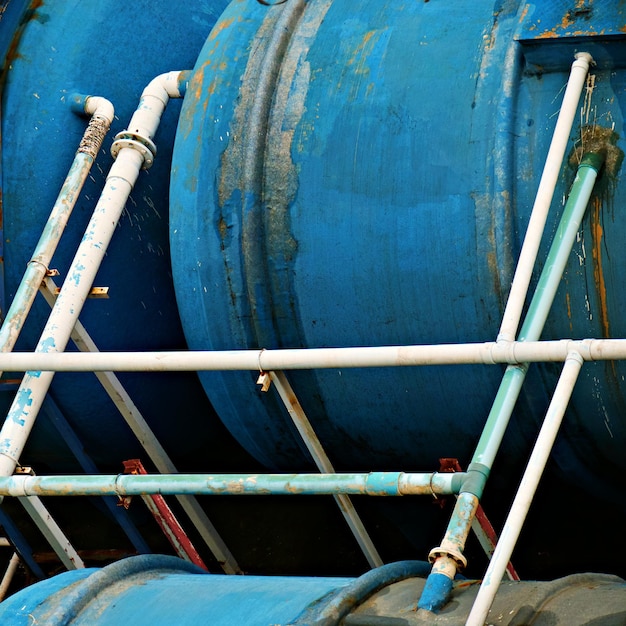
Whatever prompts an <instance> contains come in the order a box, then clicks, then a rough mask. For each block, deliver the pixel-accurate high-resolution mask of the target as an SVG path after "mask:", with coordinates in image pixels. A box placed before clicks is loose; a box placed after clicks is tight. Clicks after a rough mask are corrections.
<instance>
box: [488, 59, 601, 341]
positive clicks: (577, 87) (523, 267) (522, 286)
mask: <svg viewBox="0 0 626 626" xmlns="http://www.w3.org/2000/svg"><path fill="white" fill-rule="evenodd" d="M592 63H593V59H592V57H591V55H590V54H589V53H587V52H579V53H578V54H576V60H575V61H574V63H573V64H572V68H571V72H570V77H569V80H568V82H567V88H566V90H565V95H564V96H563V104H562V105H561V110H560V111H559V116H558V119H557V121H556V126H555V128H554V134H553V136H552V141H551V143H550V148H549V150H548V156H547V157H546V163H545V165H544V169H543V173H542V175H541V180H540V181H539V187H538V189H537V195H536V197H535V203H534V204H533V208H532V211H531V214H530V220H529V222H528V228H527V230H526V235H525V237H524V243H523V244H522V250H521V252H520V256H519V260H518V262H517V267H516V269H515V276H514V277H513V283H512V284H511V290H510V292H509V298H508V300H507V303H506V308H505V310H504V315H503V317H502V325H501V326H500V332H499V333H498V338H497V339H498V341H514V340H515V336H516V334H517V328H518V326H519V322H520V319H521V316H522V309H523V307H524V301H525V300H526V294H527V293H528V285H529V284H530V279H531V276H532V272H533V268H534V266H535V260H536V258H537V252H538V251H539V244H540V243H541V237H542V235H543V229H544V227H545V223H546V219H547V217H548V211H549V209H550V204H551V202H552V197H553V196H554V189H555V187H556V183H557V179H558V177H559V172H560V171H561V165H562V163H563V156H564V155H565V149H566V148H567V143H568V141H569V137H570V133H571V130H572V124H573V123H574V118H575V117H576V111H577V109H578V102H579V100H580V94H581V92H582V89H583V87H584V85H585V80H586V78H587V72H588V71H589V66H590V65H591V64H592Z"/></svg>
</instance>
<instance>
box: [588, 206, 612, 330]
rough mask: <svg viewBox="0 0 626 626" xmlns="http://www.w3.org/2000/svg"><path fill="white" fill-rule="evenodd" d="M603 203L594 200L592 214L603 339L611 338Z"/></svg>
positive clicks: (592, 253)
mask: <svg viewBox="0 0 626 626" xmlns="http://www.w3.org/2000/svg"><path fill="white" fill-rule="evenodd" d="M601 208H602V203H601V201H600V199H599V198H594V199H593V208H592V212H591V222H590V226H591V240H592V248H591V255H592V258H593V277H594V280H595V285H596V289H597V292H598V303H599V308H600V326H601V327H602V337H604V338H607V337H609V336H610V335H609V330H610V328H609V311H608V307H607V299H606V283H605V280H604V272H603V269H602V236H603V234H604V231H603V229H602V225H601V224H600V209H601Z"/></svg>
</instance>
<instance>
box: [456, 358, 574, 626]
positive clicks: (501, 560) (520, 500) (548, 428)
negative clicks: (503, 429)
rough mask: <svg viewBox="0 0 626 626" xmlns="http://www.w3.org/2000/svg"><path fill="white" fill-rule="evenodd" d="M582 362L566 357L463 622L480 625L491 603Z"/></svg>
mask: <svg viewBox="0 0 626 626" xmlns="http://www.w3.org/2000/svg"><path fill="white" fill-rule="evenodd" d="M582 364H583V359H582V357H581V356H580V354H578V353H577V352H573V353H571V354H570V355H569V356H568V357H567V360H566V361H565V365H564V366H563V371H562V372H561V376H560V378H559V382H558V383H557V386H556V389H555V391H554V396H553V397H552V401H551V402H550V406H549V407H548V411H547V413H546V417H545V419H544V422H543V425H542V426H541V430H540V431H539V436H538V437H537V441H536V443H535V447H534V448H533V451H532V454H531V456H530V460H529V461H528V465H527V466H526V471H525V472H524V476H523V478H522V482H521V483H520V486H519V489H518V490H517V493H516V494H515V500H514V501H513V504H512V505H511V510H510V512H509V515H508V517H507V519H506V522H504V527H503V530H502V534H501V535H500V539H498V544H497V545H496V549H495V550H494V553H493V556H492V557H491V561H490V562H489V567H488V568H487V572H486V573H485V577H484V579H483V582H482V584H481V586H480V589H479V591H478V594H477V596H476V600H474V604H473V606H472V609H471V611H470V614H469V616H468V618H467V622H466V623H465V626H483V624H484V623H485V620H486V619H487V614H488V613H489V609H490V608H491V605H492V604H493V600H494V598H495V596H496V592H497V591H498V588H499V586H500V582H501V581H502V576H503V575H504V571H505V569H506V566H507V564H508V562H509V561H510V559H511V554H512V553H513V549H514V548H515V544H516V542H517V539H518V537H519V534H520V532H521V530H522V526H523V525H524V521H525V519H526V516H527V515H528V510H529V509H530V505H531V503H532V501H533V498H534V496H535V492H536V491H537V486H538V485H539V480H540V479H541V476H542V474H543V470H544V469H545V466H546V463H547V462H548V457H549V456H550V452H551V451H552V447H553V446H554V441H555V439H556V436H557V434H558V432H559V428H560V426H561V422H562V421H563V416H564V415H565V410H566V409H567V405H568V404H569V401H570V398H571V396H572V392H573V390H574V385H575V384H576V380H577V379H578V375H579V374H580V370H581V367H582Z"/></svg>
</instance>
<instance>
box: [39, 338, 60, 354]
mask: <svg viewBox="0 0 626 626" xmlns="http://www.w3.org/2000/svg"><path fill="white" fill-rule="evenodd" d="M55 351H56V343H55V341H54V337H46V338H45V339H42V340H41V341H40V342H39V349H38V352H55Z"/></svg>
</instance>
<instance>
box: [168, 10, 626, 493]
mask: <svg viewBox="0 0 626 626" xmlns="http://www.w3.org/2000/svg"><path fill="white" fill-rule="evenodd" d="M549 5H550V6H544V5H543V3H537V4H534V5H527V4H526V3H517V2H496V3H495V4H494V2H493V1H491V0H490V1H486V2H474V1H472V2H457V3H455V4H454V5H453V6H452V5H449V4H445V3H441V2H395V1H394V2H369V1H366V0H362V1H358V2H350V3H342V2H332V1H330V0H311V1H310V2H304V1H300V0H291V1H290V2H289V3H287V4H286V5H285V6H284V8H283V9H281V10H275V11H271V12H268V11H266V10H265V9H264V7H262V6H260V5H257V4H255V3H250V2H245V1H236V2H233V3H231V5H230V6H229V8H228V9H227V10H226V11H225V13H224V14H223V16H222V17H221V19H220V21H219V22H218V24H217V25H216V27H215V29H214V30H213V32H212V34H211V36H210V37H209V39H208V41H207V42H206V44H205V46H204V48H203V50H202V52H201V54H200V57H199V59H198V63H197V64H196V68H195V71H194V76H193V79H192V81H191V84H190V90H189V94H188V98H187V99H186V100H185V103H184V106H183V110H182V115H181V122H180V126H179V132H178V133H177V137H176V146H175V150H174V161H173V168H172V184H171V201H170V211H171V217H170V219H171V234H170V240H171V248H172V264H173V272H174V282H175V287H176V293H177V298H178V304H179V310H180V313H181V318H182V321H183V326H184V329H185V334H186V337H187V339H188V342H189V344H190V346H191V347H192V348H194V349H230V348H291V347H321V346H362V345H402V344H431V343H455V342H480V341H490V340H493V339H494V338H495V336H496V334H497V332H498V326H499V323H500V320H501V315H502V311H503V302H504V301H505V298H506V295H507V292H508V289H509V286H510V283H511V279H512V272H513V269H514V261H515V259H516V258H517V255H518V253H519V247H520V240H521V237H523V233H524V229H525V225H526V223H527V220H528V217H529V212H530V209H531V207H532V204H533V199H534V194H535V192H536V189H537V185H538V182H539V177H540V174H541V170H542V167H543V163H544V159H545V155H546V153H547V150H548V146H549V142H550V138H551V135H552V130H553V127H554V123H555V118H556V114H557V112H558V108H559V103H560V99H559V98H560V95H561V92H562V89H563V87H564V85H565V82H566V80H567V73H568V70H569V66H570V64H571V61H572V59H573V53H575V52H576V51H579V50H581V49H583V48H584V49H585V50H589V51H590V52H591V53H592V54H594V55H595V56H596V62H597V67H596V68H595V71H594V74H595V79H594V80H595V83H594V84H593V85H591V84H589V85H588V89H587V92H586V96H585V99H584V102H581V106H582V110H581V111H580V117H579V119H578V120H577V122H576V124H575V128H574V130H573V131H572V139H573V140H575V139H576V137H578V136H579V135H580V133H581V128H582V127H585V126H588V125H597V126H601V127H604V128H607V129H608V132H611V131H613V132H615V133H617V135H621V134H622V125H623V117H622V116H623V107H624V104H625V97H626V96H625V94H624V89H625V88H626V82H625V80H624V73H623V71H622V70H621V68H622V61H623V59H622V56H623V55H622V52H621V51H620V50H621V45H620V44H619V43H618V42H619V41H621V40H622V38H623V34H622V33H621V31H620V28H622V27H621V26H620V25H621V24H623V17H624V16H623V10H622V9H618V8H617V7H615V6H613V5H612V6H611V7H608V6H604V5H603V6H600V5H595V6H594V7H593V8H590V9H589V11H587V12H586V11H581V12H576V11H575V10H573V11H570V12H569V13H568V7H569V5H567V3H556V5H558V6H556V5H554V3H549ZM566 5H567V6H566ZM561 8H563V15H567V16H569V17H568V18H567V20H565V21H564V18H563V17H562V15H561V14H560V13H559V11H560V9H561ZM550 25H552V26H553V29H552V28H551V26H550ZM612 43H614V44H615V46H614V47H612V46H611V44H612ZM566 44H567V46H566ZM572 145H573V144H572ZM620 145H621V140H619V141H618V143H617V148H618V151H617V152H616V157H615V159H614V161H613V162H612V163H611V164H610V167H608V166H607V168H606V170H605V172H604V178H603V181H602V185H601V188H600V191H599V192H598V193H597V194H596V197H595V198H594V200H593V202H592V206H591V208H590V211H589V213H588V215H587V217H586V219H585V222H584V225H583V228H582V230H581V232H580V234H579V237H578V241H577V243H576V245H575V249H574V251H573V253H572V255H571V259H570V262H569V265H568V267H567V270H566V273H565V277H564V279H563V282H562V286H561V288H560V290H559V293H558V295H557V299H556V302H555V304H554V307H553V309H552V312H551V315H550V317H549V320H548V323H547V326H546V328H545V331H544V333H543V336H542V338H544V339H549V338H561V337H577V338H583V337H607V336H617V335H620V336H621V334H623V332H624V324H625V319H626V318H625V313H626V300H625V298H624V291H623V289H621V288H620V285H621V282H622V278H623V274H624V272H625V271H626V263H625V259H624V252H623V246H622V245H621V241H622V240H623V237H624V228H625V227H626V226H625V222H624V218H623V215H622V214H621V212H620V206H622V204H623V201H624V190H623V189H622V188H621V187H620V185H618V184H615V180H616V178H615V177H616V175H617V174H618V173H619V169H620V166H621V161H620V159H621V157H620V156H619V146H620ZM573 175H574V171H573V169H572V170H569V169H566V170H565V171H564V172H563V173H562V175H561V176H560V179H559V182H558V187H557V190H556V194H555V198H556V200H555V202H554V211H553V214H552V216H551V217H550V218H549V223H548V227H547V231H546V232H547V236H546V241H544V244H543V247H542V250H541V252H540V254H539V259H540V264H541V259H543V258H544V257H545V253H546V250H547V245H548V243H549V241H548V240H549V238H550V235H551V234H552V233H553V232H554V229H555V226H556V220H557V219H558V215H559V212H560V211H559V210H560V208H561V206H562V203H561V198H562V197H563V198H564V197H565V194H566V193H567V190H568V187H569V185H570V184H571V182H572V179H573ZM557 371H558V369H557V368H555V367H554V366H551V365H545V366H533V367H532V368H531V372H530V379H529V383H528V385H527V386H526V387H525V391H524V392H523V394H522V398H521V400H520V402H519V404H518V409H517V411H516V415H515V416H514V419H513V420H512V424H511V426H510V428H509V432H508V434H507V437H506V439H505V443H504V445H505V447H504V449H503V454H502V457H503V458H504V459H505V460H504V461H501V463H502V466H501V467H500V469H501V470H504V474H502V473H501V474H500V476H501V477H502V476H503V475H504V476H506V474H507V471H508V469H509V468H510V466H513V465H516V464H517V463H519V462H520V461H521V459H522V458H523V456H522V455H525V454H526V451H527V450H528V449H529V446H530V445H531V443H532V441H533V439H534V436H535V433H536V432H537V425H538V423H539V420H540V419H541V417H542V416H543V414H544V412H545V409H546V407H547V404H548V400H549V396H550V394H551V392H552V389H553V388H554V384H555V381H556V372H557ZM500 376H501V371H500V369H499V368H497V367H495V368H494V367H492V368H488V367H482V366H450V367H438V368H434V367H433V368H430V367H423V368H395V369H387V370H384V371H382V370H349V369H346V370H339V369H327V370H317V371H315V372H312V371H303V372H294V373H292V383H293V387H294V390H295V392H296V394H297V395H298V397H299V399H300V402H301V403H302V405H303V406H304V408H305V410H306V411H307V413H308V415H309V418H310V419H311V422H312V424H313V426H314V428H315V429H316V431H317V432H318V435H319V437H320V440H321V441H322V443H323V445H324V446H325V447H326V449H327V451H328V453H329V456H330V458H331V459H332V460H333V461H334V462H335V464H336V466H337V467H339V468H341V469H348V468H354V467H362V466H369V465H371V464H374V465H376V466H380V467H398V466H400V467H403V468H417V469H423V468H426V467H429V468H432V467H437V466H438V459H439V457H441V456H446V457H448V456H449V457H456V458H458V459H460V460H461V462H462V463H467V462H468V461H469V456H470V454H471V450H472V449H473V447H474V445H475V443H476V440H477V435H478V433H479V432H480V429H481V427H482V425H483V423H484V419H485V416H486V414H487V413H488V410H489V406H490V403H491V402H492V400H493V396H494V393H495V390H496V388H497V382H498V380H499V378H500ZM623 376H624V365H623V363H615V364H604V363H596V364H589V366H588V367H587V366H586V367H585V370H584V373H583V376H582V379H581V380H580V381H579V383H578V385H577V388H576V391H575V393H574V400H573V402H572V405H571V408H570V410H569V412H568V417H567V420H566V423H565V425H564V427H563V432H562V435H561V437H560V439H559V441H558V443H557V446H556V449H555V451H554V456H553V459H554V463H553V467H552V468H551V469H552V471H553V472H556V475H558V476H559V477H560V478H565V479H566V480H567V481H568V482H569V483H575V484H577V485H578V486H584V488H585V489H586V490H587V491H588V492H593V493H594V494H595V495H600V496H601V497H602V498H604V499H605V500H607V501H610V502H613V503H617V504H618V505H619V504H621V503H622V502H623V498H622V495H621V490H620V489H619V488H618V487H619V485H620V484H621V479H620V478H619V477H620V476H621V474H622V472H623V471H624V469H626V465H625V463H626V460H625V457H624V455H623V454H622V450H623V447H624V442H625V441H626V421H625V420H624V413H625V409H626V405H625V403H624V382H623ZM201 378H202V381H203V384H204V387H205V389H206V391H207V394H208V396H209V398H210V399H211V402H212V404H213V406H214V407H215V408H216V410H217V412H218V413H219V415H220V417H221V418H222V420H223V421H224V422H225V423H226V425H227V426H228V428H229V429H230V430H231V432H233V433H234V434H235V436H236V437H237V439H238V440H239V441H241V442H242V443H243V444H244V446H245V447H246V448H247V449H248V450H249V451H250V452H251V453H252V454H253V455H255V456H256V457H257V458H258V459H260V460H261V461H262V462H263V463H264V464H265V465H267V466H268V467H272V468H283V469H284V468H292V469H293V468H302V467H306V466H307V465H306V464H307V458H308V457H307V455H306V452H303V450H302V447H301V445H300V444H299V443H298V437H297V436H295V435H294V431H293V427H292V426H291V425H290V423H289V420H288V419H287V417H286V413H285V411H284V409H283V408H282V407H281V406H279V404H278V402H277V401H276V398H275V397H273V396H272V394H260V393H258V392H257V390H255V388H254V385H253V384H252V383H253V376H252V375H250V374H248V373H232V372H226V373H204V374H202V377H201Z"/></svg>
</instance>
